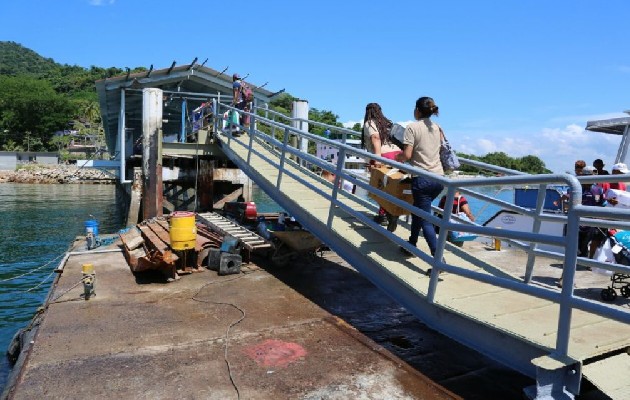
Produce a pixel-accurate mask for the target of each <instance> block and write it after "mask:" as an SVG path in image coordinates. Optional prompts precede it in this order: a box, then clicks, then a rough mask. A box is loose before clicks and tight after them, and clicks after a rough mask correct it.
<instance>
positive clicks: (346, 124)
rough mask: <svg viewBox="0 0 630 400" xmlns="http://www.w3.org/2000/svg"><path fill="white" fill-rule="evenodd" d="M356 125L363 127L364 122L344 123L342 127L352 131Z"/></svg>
mask: <svg viewBox="0 0 630 400" xmlns="http://www.w3.org/2000/svg"><path fill="white" fill-rule="evenodd" d="M354 124H359V125H363V121H348V122H344V123H343V124H341V125H343V127H344V128H348V129H352V127H353V126H354Z"/></svg>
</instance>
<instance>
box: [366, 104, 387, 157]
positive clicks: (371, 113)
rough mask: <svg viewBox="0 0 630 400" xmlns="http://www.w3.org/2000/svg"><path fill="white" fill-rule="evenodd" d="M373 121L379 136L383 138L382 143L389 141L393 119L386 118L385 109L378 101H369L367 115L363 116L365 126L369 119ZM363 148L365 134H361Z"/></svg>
mask: <svg viewBox="0 0 630 400" xmlns="http://www.w3.org/2000/svg"><path fill="white" fill-rule="evenodd" d="M370 120H371V121H373V123H374V125H376V129H377V130H378V136H379V138H380V139H381V143H389V142H390V140H389V132H390V130H391V129H392V125H393V123H392V121H390V120H388V119H387V118H385V116H384V115H383V110H382V109H381V106H380V105H379V104H378V103H369V104H368V105H367V106H365V117H363V127H364V128H365V124H367V123H368V121H370ZM361 148H363V149H364V148H365V135H361Z"/></svg>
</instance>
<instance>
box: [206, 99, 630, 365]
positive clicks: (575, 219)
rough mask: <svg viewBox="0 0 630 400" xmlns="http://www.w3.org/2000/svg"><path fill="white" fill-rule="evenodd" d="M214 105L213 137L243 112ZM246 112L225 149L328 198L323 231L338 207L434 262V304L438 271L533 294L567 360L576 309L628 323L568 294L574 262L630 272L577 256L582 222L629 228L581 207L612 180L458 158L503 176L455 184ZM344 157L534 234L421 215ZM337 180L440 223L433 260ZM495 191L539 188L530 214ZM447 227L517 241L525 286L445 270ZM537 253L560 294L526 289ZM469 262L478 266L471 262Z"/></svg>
mask: <svg viewBox="0 0 630 400" xmlns="http://www.w3.org/2000/svg"><path fill="white" fill-rule="evenodd" d="M213 106H214V107H215V108H214V111H215V112H214V115H216V116H219V118H217V119H216V120H215V132H217V133H218V132H221V129H220V127H219V124H220V123H221V118H222V117H221V115H222V112H223V111H222V110H233V111H236V112H238V113H241V114H243V112H242V111H240V110H237V109H235V108H234V107H231V106H230V105H227V104H222V103H219V102H216V101H215V102H214V105H213ZM258 111H259V112H260V113H262V114H263V115H265V116H267V117H262V116H260V115H258ZM249 115H250V118H251V125H250V127H249V129H248V130H247V133H248V135H247V136H242V137H234V136H232V135H230V134H229V133H227V134H226V139H225V140H226V141H227V144H228V145H229V144H230V142H231V141H233V140H236V141H239V142H240V143H241V144H244V145H245V146H247V147H248V160H247V161H248V163H249V159H250V158H251V155H252V154H256V155H257V156H258V157H260V158H262V159H263V160H265V162H267V163H269V164H270V165H273V166H274V167H275V168H277V169H278V171H279V175H278V179H277V182H276V184H275V187H276V188H279V187H280V184H281V181H282V177H283V175H289V176H290V177H291V178H293V179H295V180H297V181H299V182H301V184H303V185H304V186H306V187H307V188H308V189H309V190H311V191H313V192H315V193H317V194H318V195H320V196H322V197H324V198H325V199H327V200H328V201H330V208H329V217H328V220H327V228H328V229H331V227H332V222H333V219H334V218H335V212H334V209H335V207H338V208H339V209H341V210H343V211H344V212H346V213H347V214H350V215H352V216H353V217H355V218H357V219H358V220H360V221H361V222H363V223H364V224H365V225H366V226H369V227H370V228H372V229H374V230H378V231H379V233H381V234H383V235H385V236H386V237H387V238H388V239H389V240H391V241H392V242H393V243H395V244H396V245H398V246H401V247H404V248H405V249H407V250H408V251H410V252H412V253H413V254H414V255H415V256H417V257H419V258H420V259H422V260H423V261H425V262H426V263H428V264H430V265H432V267H433V269H434V270H435V271H434V272H433V273H432V274H431V278H430V281H429V288H428V294H427V299H428V300H429V301H430V302H433V301H434V299H435V294H436V291H437V290H438V286H439V281H438V273H439V272H440V271H441V270H443V271H447V272H449V273H452V274H456V275H460V276H463V277H466V278H470V279H474V280H477V281H480V282H484V283H487V284H490V285H494V286H498V287H502V288H505V289H509V290H513V291H516V292H519V293H523V294H527V295H531V296H536V297H539V298H543V299H546V300H549V301H552V302H554V303H557V304H559V306H560V314H559V318H558V335H557V339H556V353H557V354H559V355H563V356H566V355H567V352H568V345H569V337H570V328H571V316H572V312H573V310H574V309H580V310H584V311H587V312H591V313H594V314H597V315H601V316H604V317H606V318H611V319H615V320H618V321H621V322H625V323H630V310H628V309H624V308H620V307H615V306H612V305H608V304H604V303H600V302H598V301H594V300H590V299H586V298H582V297H578V296H576V295H575V293H574V290H573V288H574V280H575V271H576V265H577V264H578V261H579V263H580V264H582V265H587V266H597V267H599V268H602V269H605V270H609V271H615V272H617V273H623V274H630V267H628V266H624V265H620V264H610V263H601V262H597V261H595V260H588V259H584V258H578V257H577V245H578V244H577V242H578V227H579V226H580V225H588V226H597V227H611V228H622V229H630V211H625V210H617V209H614V208H605V207H589V206H582V205H581V204H580V203H581V195H582V189H581V185H580V183H581V182H582V183H591V182H600V181H609V182H610V181H611V180H612V179H613V178H611V176H606V177H587V178H582V177H580V179H579V180H578V179H577V178H576V177H575V176H572V175H569V174H542V175H529V174H525V173H521V172H518V171H513V170H509V169H506V168H501V167H497V166H493V165H489V164H484V163H481V162H478V161H473V160H468V159H460V161H461V162H462V163H463V164H467V165H471V166H474V167H478V168H481V169H484V170H488V171H491V172H495V173H498V174H502V175H503V176H496V177H476V178H470V179H457V180H454V179H449V178H448V177H444V176H439V175H436V174H432V173H430V172H427V171H424V170H421V169H418V168H414V167H411V166H410V165H408V164H403V163H399V162H395V161H391V160H388V159H385V158H382V157H378V156H375V155H373V154H371V153H368V152H366V151H364V150H362V149H358V148H355V147H352V146H350V145H347V144H344V141H345V140H342V141H337V140H330V139H327V138H324V137H322V136H318V135H314V134H311V133H307V132H303V131H300V130H299V129H296V128H293V127H291V126H290V125H289V124H290V123H292V122H295V121H296V119H292V118H290V117H287V116H285V115H282V114H279V113H276V112H274V111H272V110H268V109H266V108H262V107H261V108H257V107H254V110H253V111H252V112H251V113H249ZM270 115H271V116H272V117H273V118H274V119H281V120H283V121H287V122H288V123H289V124H287V123H282V122H278V121H275V120H274V119H269V118H268V117H269V116H270ZM298 121H303V122H307V123H308V124H310V125H319V126H322V127H326V128H327V129H330V130H331V131H333V132H338V133H340V134H341V135H342V138H343V139H345V138H347V137H348V136H351V135H356V134H357V132H355V131H351V130H348V129H345V128H340V127H335V126H329V125H325V124H319V123H316V122H314V121H306V120H298ZM239 128H240V129H241V130H242V129H244V127H243V126H239ZM291 137H296V138H297V139H298V143H299V141H300V140H301V139H306V140H307V141H308V143H309V144H310V143H313V144H316V143H321V144H326V145H327V146H333V147H335V148H337V150H338V154H339V156H338V157H337V161H336V163H334V164H332V163H330V162H327V161H325V160H321V159H319V158H317V157H316V156H315V155H314V154H312V151H306V152H303V151H300V149H298V148H296V147H293V146H291V145H290V138H291ZM254 143H260V144H263V145H264V146H266V147H267V148H268V150H269V152H271V154H272V155H273V157H270V156H268V155H267V154H265V153H262V152H258V151H257V150H256V149H255V148H254V146H253V144H254ZM312 147H313V146H309V148H311V149H312ZM346 154H352V155H355V156H357V157H362V158H366V159H375V160H377V161H379V162H381V163H383V164H388V165H391V166H393V167H395V168H398V169H399V170H401V171H403V172H405V173H409V174H411V175H413V176H425V177H427V178H430V179H433V180H435V181H437V182H439V183H441V184H442V185H444V187H445V189H446V204H453V200H454V197H455V192H456V191H457V190H459V191H461V192H462V193H464V194H466V195H469V196H474V197H475V198H477V199H480V200H482V201H485V202H487V203H489V204H494V205H496V206H499V207H501V208H504V209H507V210H511V211H515V212H517V213H520V214H523V215H527V216H531V217H532V218H533V219H534V229H533V232H520V231H515V230H509V229H497V228H491V227H487V226H480V225H475V224H469V223H466V221H463V220H460V221H456V222H451V217H453V218H454V219H457V218H456V216H452V215H451V214H452V208H451V207H445V209H444V210H443V211H442V210H439V211H440V212H443V218H439V217H437V216H435V215H432V214H430V213H426V212H424V211H423V210H421V209H419V208H416V207H414V206H413V205H412V204H409V203H407V202H405V201H402V200H400V199H398V198H395V197H393V196H391V195H389V194H388V193H386V192H383V191H381V190H379V189H377V188H375V187H372V186H370V185H369V182H368V181H367V180H365V179H363V178H361V177H359V176H356V175H354V174H352V173H349V172H348V171H345V170H344V166H343V164H344V160H345V155H346ZM288 163H290V164H291V166H293V167H297V168H300V169H301V174H297V173H293V172H291V171H290V170H288V169H286V168H285V165H286V164H288ZM315 169H321V170H326V171H330V172H332V173H334V174H335V182H334V184H333V189H332V193H331V192H327V191H322V190H321V189H319V188H318V187H316V186H314V185H312V184H311V183H309V181H308V180H307V179H305V177H312V176H317V174H316V173H315V172H314V170H315ZM341 180H347V181H349V182H351V183H352V184H353V185H355V186H356V187H360V188H361V189H363V190H365V191H366V192H368V193H373V194H376V195H377V196H379V197H382V198H383V199H385V200H387V201H389V202H391V203H394V204H395V205H397V206H399V207H402V208H404V209H406V210H408V211H409V212H410V213H412V214H415V215H418V216H420V217H422V218H423V219H425V220H428V221H429V222H431V223H433V224H434V225H436V226H439V227H440V232H439V234H438V241H437V251H436V253H435V255H434V256H431V255H429V254H426V253H424V252H422V251H421V250H419V249H418V248H416V247H413V246H411V245H410V244H409V243H407V242H406V241H405V240H403V239H401V238H400V237H398V236H396V235H393V234H391V233H390V232H388V231H386V230H385V229H384V228H383V227H381V226H380V225H379V224H377V223H375V222H374V221H373V220H371V219H370V218H368V217H366V216H365V215H364V214H362V213H359V212H357V211H355V210H353V209H352V208H351V207H349V206H347V205H345V204H344V202H343V201H341V200H340V196H349V194H347V193H345V192H343V191H342V190H340V189H339V187H340V185H339V184H340V181H341ZM558 185H562V186H566V187H568V188H569V189H570V190H571V193H572V197H571V199H570V202H569V210H568V212H567V213H566V214H563V213H559V214H548V213H545V212H544V211H543V203H544V200H545V196H544V193H545V192H546V188H548V187H554V186H558ZM497 186H529V187H535V188H538V198H537V206H536V208H535V209H528V208H523V207H519V206H517V205H515V204H513V203H510V202H507V201H504V200H500V199H497V198H495V197H493V196H490V195H487V194H485V193H483V192H482V191H481V190H480V189H482V188H487V187H497ZM353 200H354V201H358V202H360V203H362V204H364V205H365V206H366V207H368V208H371V209H374V210H375V209H376V206H375V205H374V203H372V202H371V201H369V200H368V199H358V198H353ZM542 221H556V222H561V223H566V224H567V230H566V231H567V232H566V235H564V236H554V235H548V234H543V233H540V231H539V229H540V226H541V222H542ZM450 230H457V231H466V232H471V233H474V234H477V235H480V236H487V237H497V238H501V239H503V240H508V241H510V242H511V243H514V244H515V246H516V247H518V248H520V249H522V250H523V251H526V252H527V254H528V261H527V265H526V266H525V268H526V271H525V279H523V281H516V280H512V279H506V278H503V277H499V276H493V275H488V274H483V273H479V272H475V271H472V270H469V269H465V268H462V267H458V266H456V265H449V264H447V263H444V262H442V260H443V258H442V255H443V253H444V249H445V246H446V243H447V234H448V231H450ZM539 244H551V245H555V246H559V247H562V248H565V249H566V251H565V252H564V253H559V252H553V251H543V250H539V249H538V248H537V246H538V245H539ZM452 250H453V252H457V251H458V250H457V249H456V248H453V249H452ZM459 251H461V250H459ZM537 256H545V257H552V258H556V259H559V260H562V261H563V282H564V284H563V287H562V289H561V291H558V290H557V289H554V288H549V287H543V286H538V285H532V284H530V279H529V278H531V275H532V271H533V268H534V261H535V258H536V257H537ZM479 262H480V261H479ZM473 263H475V261H474V260H473Z"/></svg>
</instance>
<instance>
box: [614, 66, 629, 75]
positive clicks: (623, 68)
mask: <svg viewBox="0 0 630 400" xmlns="http://www.w3.org/2000/svg"><path fill="white" fill-rule="evenodd" d="M617 71H619V72H623V73H624V74H630V66H628V65H618V66H617Z"/></svg>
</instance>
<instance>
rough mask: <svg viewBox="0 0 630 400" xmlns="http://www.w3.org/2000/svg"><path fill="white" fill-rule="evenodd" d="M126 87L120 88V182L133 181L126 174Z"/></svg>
mask: <svg viewBox="0 0 630 400" xmlns="http://www.w3.org/2000/svg"><path fill="white" fill-rule="evenodd" d="M125 108H126V107H125V89H124V88H123V89H121V90H120V114H119V115H118V147H119V149H118V150H119V151H118V154H119V156H120V174H119V175H120V183H131V181H130V180H127V177H126V175H125V169H126V168H127V165H126V158H127V154H126V146H127V127H126V125H127V122H126V120H125Z"/></svg>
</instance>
